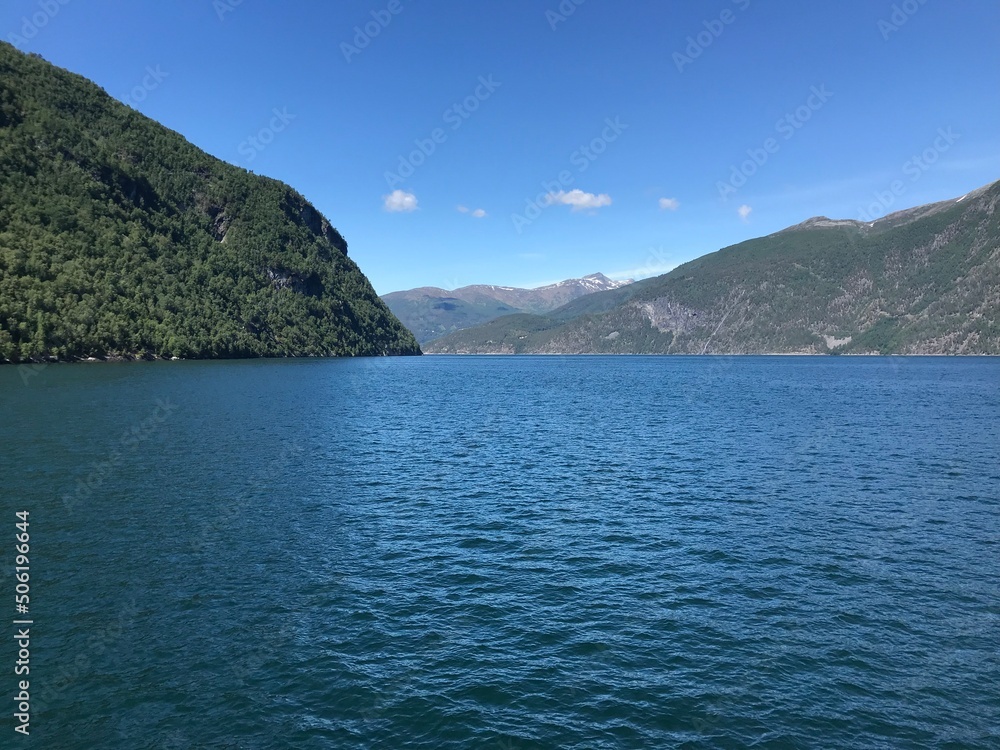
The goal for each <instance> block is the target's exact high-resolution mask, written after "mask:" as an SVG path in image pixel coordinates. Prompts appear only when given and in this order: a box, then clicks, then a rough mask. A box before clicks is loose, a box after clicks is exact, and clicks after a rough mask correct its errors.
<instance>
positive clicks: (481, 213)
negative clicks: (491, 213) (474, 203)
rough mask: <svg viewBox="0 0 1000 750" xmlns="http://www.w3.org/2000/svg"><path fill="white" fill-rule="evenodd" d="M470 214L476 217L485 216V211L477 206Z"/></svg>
mask: <svg viewBox="0 0 1000 750" xmlns="http://www.w3.org/2000/svg"><path fill="white" fill-rule="evenodd" d="M472 215H473V216H475V217H476V218H477V219H484V218H486V212H485V211H484V210H483V209H481V208H477V209H476V210H475V211H473V212H472Z"/></svg>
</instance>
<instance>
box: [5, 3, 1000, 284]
mask: <svg viewBox="0 0 1000 750" xmlns="http://www.w3.org/2000/svg"><path fill="white" fill-rule="evenodd" d="M998 29H1000V5H998V4H997V3H996V2H995V1H993V0H964V1H962V2H950V3H946V2H944V0H924V1H923V2H921V1H920V0H906V1H905V2H882V1H880V0H841V1H840V2H837V3H802V2H792V1H791V0H783V1H782V0H771V2H765V1H764V0H711V1H709V0H706V1H704V2H702V1H699V2H680V1H679V0H678V1H676V2H665V1H664V0H660V1H659V2H656V1H653V0H631V1H623V0H618V2H611V0H563V2H559V0H504V1H503V2H501V1H500V0H491V1H488V2H487V1H485V0H484V1H482V2H478V1H475V0H466V2H459V1H458V0H455V1H454V2H444V1H443V0H441V1H437V2H435V1H434V0H385V1H384V2H383V1H382V0H374V1H371V2H369V1H368V0H336V2H329V3H325V2H296V1H294V0H292V1H288V2H282V3H277V2H273V1H272V2H265V0H242V1H241V2H240V1H239V0H185V1H184V2H169V3H164V2H154V1H153V0H130V1H129V2H124V1H123V0H122V1H118V2H115V1H113V0H7V2H5V3H4V5H3V9H2V11H0V33H2V34H3V38H4V39H6V40H8V41H14V42H15V43H16V44H17V46H19V47H20V48H21V49H24V50H26V51H32V52H38V53H40V54H41V55H43V56H44V57H45V58H47V59H48V60H51V61H52V62H54V63H56V64H57V65H60V66H62V67H65V68H68V69H70V70H73V71H75V72H77V73H80V74H82V75H85V76H87V77H88V78H90V79H92V80H94V81H96V82H97V83H98V84H100V85H101V86H103V87H104V88H105V89H106V90H107V91H108V92H109V93H110V94H112V95H113V96H115V97H117V98H119V99H122V100H127V101H129V103H130V104H132V105H133V106H135V107H136V109H138V110H139V111H141V112H143V113H145V114H147V115H149V116H150V117H152V118H155V119H156V120H159V121H160V122H162V123H164V124H165V125H167V126H168V127H170V128H173V129H175V130H177V131H179V132H180V133H182V134H184V135H185V136H186V137H187V138H188V139H190V140H191V141H192V142H193V143H195V144H196V145H198V146H199V147H201V148H203V149H204V150H206V151H208V152H209V153H211V154H213V155H215V156H217V157H219V158H221V159H224V160H226V161H228V162H231V163H233V164H238V165H241V166H244V167H246V168H248V169H252V170H253V171H254V172H256V173H258V174H266V175H269V176H272V177H276V178H279V179H281V180H284V181H286V182H288V183H289V184H291V185H292V186H294V187H295V188H296V189H297V190H299V191H300V192H302V193H303V194H304V195H305V196H306V197H307V198H309V199H310V200H311V201H312V202H313V203H314V204H315V205H316V206H317V207H318V208H319V209H320V210H321V211H322V212H323V213H325V214H326V215H327V216H329V217H330V218H331V220H332V221H333V223H334V225H335V226H337V227H338V229H340V231H341V232H342V233H343V234H344V236H345V237H346V238H347V240H348V242H349V244H350V253H351V255H352V257H354V258H355V259H356V260H357V261H358V263H359V264H360V265H361V268H362V270H363V271H364V272H365V273H366V274H367V275H368V277H369V279H371V281H372V283H373V284H374V286H375V288H376V290H377V291H379V292H380V293H383V294H384V293H386V292H390V291H394V290H396V289H405V288H410V287H415V286H425V285H429V286H440V287H445V288H453V287H456V286H461V285H465V284H472V283H495V284H503V285H517V286H534V285H538V284H542V283H546V282H552V281H556V280H560V279H563V278H569V277H575V276H581V275H585V274H588V273H593V272H595V271H602V272H604V273H606V274H608V275H614V276H617V277H625V276H633V277H644V276H649V275H653V274H655V273H660V272H663V271H665V270H668V269H669V268H670V267H672V266H674V265H676V264H678V263H681V262H684V261H686V260H689V259H691V258H694V257H697V256H699V255H702V254H704V253H707V252H712V251H714V250H717V249H719V248H720V247H724V246H727V245H730V244H733V243H736V242H740V241H742V240H745V239H748V238H751V237H756V236H760V235H763V234H768V233H770V232H774V231H777V230H779V229H782V228H784V227H786V226H789V225H791V224H795V223H798V222H800V221H802V220H804V219H806V218H808V217H810V216H814V215H821V214H822V215H827V216H833V217H838V218H845V217H846V218H862V217H867V218H875V217H878V216H880V215H884V214H885V213H887V212H890V211H893V210H897V209H900V208H905V207H908V206H913V205H917V204H921V203H926V202H930V201H934V200H940V199H945V198H951V197H957V196H960V195H962V194H963V193H965V192H967V191H968V190H970V189H972V188H975V187H978V186H980V185H984V184H986V183H989V182H993V181H995V180H998V179H1000V130H998V127H997V125H998V123H1000V96H998V93H997V92H998V91H1000V45H998V44H997V43H996V33H997V30H998ZM462 209H464V210H462Z"/></svg>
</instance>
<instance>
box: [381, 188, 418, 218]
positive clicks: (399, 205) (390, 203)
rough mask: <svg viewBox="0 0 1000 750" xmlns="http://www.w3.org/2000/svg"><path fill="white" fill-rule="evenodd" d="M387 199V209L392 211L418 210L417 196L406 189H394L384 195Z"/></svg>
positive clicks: (406, 211)
mask: <svg viewBox="0 0 1000 750" xmlns="http://www.w3.org/2000/svg"><path fill="white" fill-rule="evenodd" d="M382 198H383V199H384V200H385V210H386V211H389V212H390V213H408V212H410V211H416V210H417V196H415V195H414V194H413V193H407V192H406V191H404V190H393V191H392V192H391V193H389V194H388V195H383V196H382Z"/></svg>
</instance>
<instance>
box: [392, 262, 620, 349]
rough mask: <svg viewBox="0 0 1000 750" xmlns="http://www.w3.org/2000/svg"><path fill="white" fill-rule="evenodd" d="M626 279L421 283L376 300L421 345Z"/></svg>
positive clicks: (543, 308)
mask: <svg viewBox="0 0 1000 750" xmlns="http://www.w3.org/2000/svg"><path fill="white" fill-rule="evenodd" d="M631 283H632V281H631V280H628V281H612V280H611V279H609V278H608V277H607V276H605V275H604V274H602V273H595V274H591V275H590V276H584V277H583V278H582V279H569V280H567V281H560V282H559V283H558V284H549V285H548V286H543V287H538V288H537V289H518V288H516V287H509V286H491V285H487V284H475V285H473V286H463V287H462V288H461V289H455V290H452V291H447V290H445V289H439V288H438V287H434V286H424V287H420V288H419V289H410V290H407V291H403V292H392V293H391V294H386V295H383V296H382V300H383V301H384V302H385V303H386V305H388V306H389V309H390V310H391V311H392V312H393V313H394V314H395V316H396V317H397V318H399V320H401V321H402V322H403V325H405V326H406V327H407V328H409V329H410V330H411V331H412V332H413V333H414V335H415V336H416V337H417V340H418V341H419V342H420V343H421V344H424V343H426V342H428V341H432V340H434V339H436V338H438V337H440V336H443V335H445V334H448V333H452V332H454V331H459V330H462V329H465V328H469V327H471V326H477V325H481V324H483V323H487V322H489V321H491V320H494V319H496V318H499V317H501V316H503V315H511V314H514V313H534V314H538V315H543V314H545V313H548V312H551V311H552V310H555V309H556V308H558V307H562V306H563V305H565V304H566V303H568V302H572V301H573V300H575V299H579V298H580V297H583V296H585V295H588V294H593V293H595V292H604V291H608V290H612V289H619V288H621V287H623V286H625V285H627V284H631Z"/></svg>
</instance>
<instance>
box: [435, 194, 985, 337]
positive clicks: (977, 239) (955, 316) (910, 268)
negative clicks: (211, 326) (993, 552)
mask: <svg viewBox="0 0 1000 750" xmlns="http://www.w3.org/2000/svg"><path fill="white" fill-rule="evenodd" d="M424 351H425V352H427V353H458V354H476V353H501V354H515V353H546V354H576V353H623V354H627V353H633V354H671V353H676V354H702V353H710V354H754V353H784V354H792V353H802V354H824V353H834V354H873V353H877V354H1000V182H998V183H994V184H992V185H988V186H986V187H984V188H980V189H978V190H975V191H973V192H971V193H969V194H967V195H964V196H962V197H961V198H957V199H954V200H948V201H942V202H940V203H934V204H930V205H926V206H920V207H917V208H913V209H909V210H906V211H900V212H897V213H894V214H891V215H889V216H886V217H885V218H883V219H880V220H878V221H874V222H869V223H865V222H860V221H852V220H833V219H828V218H826V217H822V216H821V217H815V218H812V219H809V220H807V221H805V222H803V223H801V224H798V225H796V226H793V227H790V228H788V229H785V230H783V231H781V232H778V233H776V234H772V235H769V236H767V237H761V238H758V239H754V240H749V241H747V242H743V243H741V244H738V245H734V246H732V247H728V248H725V249H723V250H719V251H718V252H715V253H711V254H709V255H705V256H703V257H701V258H698V259H696V260H693V261H691V262H689V263H686V264H684V265H682V266H680V267H678V268H676V269H674V270H673V271H671V272H670V273H668V274H666V275H664V276H658V277H656V278H651V279H645V280H643V281H639V282H637V283H635V284H631V285H629V286H626V287H623V288H620V289H612V290H609V291H604V292H598V293H595V294H591V295H588V296H586V297H581V298H579V299H577V300H574V301H572V302H569V303H568V304H566V305H564V306H562V307H560V308H558V309H556V310H553V311H551V312H549V313H546V314H541V315H539V314H517V315H510V316H506V317H502V318H498V319H496V320H493V321H490V322H488V323H486V324H485V325H480V326H477V327H475V328H469V329H467V330H463V331H459V332H457V333H453V334H450V335H448V336H445V337H443V338H440V339H437V340H435V341H433V342H431V343H430V344H428V345H427V346H425V347H424Z"/></svg>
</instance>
